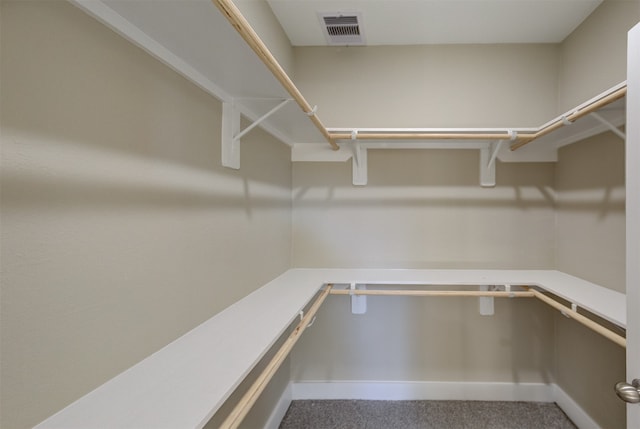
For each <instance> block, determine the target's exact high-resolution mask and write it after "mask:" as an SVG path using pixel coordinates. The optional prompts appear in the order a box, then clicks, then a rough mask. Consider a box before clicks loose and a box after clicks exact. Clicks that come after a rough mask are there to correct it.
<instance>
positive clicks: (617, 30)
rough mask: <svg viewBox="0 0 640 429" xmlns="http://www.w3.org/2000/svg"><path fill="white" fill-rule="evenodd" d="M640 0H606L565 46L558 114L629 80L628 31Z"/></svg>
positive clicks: (637, 18) (639, 13) (639, 14)
mask: <svg viewBox="0 0 640 429" xmlns="http://www.w3.org/2000/svg"><path fill="white" fill-rule="evenodd" d="M639 21H640V0H605V1H604V2H603V3H602V4H601V5H600V6H599V7H598V8H597V9H596V10H595V11H594V12H593V13H592V14H591V15H590V16H589V17H588V18H587V19H586V20H585V21H584V22H583V23H582V24H581V25H580V26H579V27H578V28H577V29H576V30H575V31H574V32H573V33H571V34H570V35H569V37H567V38H566V39H565V41H564V42H563V43H562V45H561V61H560V68H559V71H560V73H559V76H558V114H561V113H564V112H566V111H567V110H569V109H571V108H573V107H575V106H577V105H579V104H580V103H582V102H584V101H586V100H588V99H590V98H592V97H595V96H596V95H598V94H600V93H601V92H602V91H605V90H606V89H608V88H611V87H612V86H614V85H616V84H618V83H620V82H622V81H624V80H626V78H627V77H626V76H627V32H628V31H629V30H630V29H631V27H633V25H634V24H636V23H637V22H639Z"/></svg>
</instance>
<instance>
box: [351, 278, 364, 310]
mask: <svg viewBox="0 0 640 429" xmlns="http://www.w3.org/2000/svg"><path fill="white" fill-rule="evenodd" d="M366 289H367V285H364V284H356V283H351V284H350V285H349V290H352V291H353V290H366ZM366 312H367V296H366V295H354V294H352V295H351V313H352V314H365V313H366Z"/></svg>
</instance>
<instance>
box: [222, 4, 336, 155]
mask: <svg viewBox="0 0 640 429" xmlns="http://www.w3.org/2000/svg"><path fill="white" fill-rule="evenodd" d="M212 1H213V4H215V5H216V6H217V7H218V9H220V11H221V12H222V14H223V15H224V16H225V17H226V18H227V20H229V22H230V23H231V25H232V26H233V28H235V29H236V31H237V32H238V33H240V35H241V36H242V38H243V39H244V40H245V42H247V44H248V45H249V46H250V47H251V49H253V51H254V52H255V53H256V55H258V58H260V59H261V60H262V62H263V63H264V64H265V65H266V66H267V68H268V69H269V70H270V71H271V73H273V76H274V77H275V78H276V79H278V81H279V82H280V83H281V84H282V86H284V88H285V89H286V90H287V92H288V93H289V94H290V95H291V97H292V98H293V99H294V100H295V101H296V103H298V106H300V108H301V109H302V111H303V112H304V113H306V114H307V115H308V116H309V118H310V119H311V122H313V124H314V125H315V126H316V128H317V129H318V130H319V131H320V132H321V133H322V135H323V136H324V138H325V139H326V140H327V141H328V142H329V144H330V145H331V147H332V148H333V150H338V149H340V146H338V145H337V144H336V142H335V141H333V138H332V137H331V136H330V135H329V132H328V131H327V128H326V127H325V126H324V125H323V124H322V122H321V121H320V118H318V115H316V113H315V110H314V108H312V107H311V105H309V103H308V102H307V100H305V98H304V96H303V95H302V93H301V92H300V91H299V90H298V88H297V87H296V86H295V85H294V83H293V81H292V80H291V79H290V78H289V76H288V75H287V73H286V72H285V71H284V69H283V68H282V66H280V63H278V61H277V60H276V58H275V57H274V56H273V54H271V52H270V51H269V49H268V48H267V46H266V45H265V44H264V42H263V41H262V40H261V39H260V37H258V35H257V34H256V32H255V31H254V30H253V28H251V25H250V24H249V22H248V21H247V20H246V19H245V17H244V16H242V13H240V10H239V9H238V8H237V7H236V5H235V4H233V1H231V0H212Z"/></svg>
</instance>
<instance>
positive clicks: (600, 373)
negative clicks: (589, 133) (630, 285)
mask: <svg viewBox="0 0 640 429" xmlns="http://www.w3.org/2000/svg"><path fill="white" fill-rule="evenodd" d="M624 164H625V158H624V141H622V139H620V138H619V137H617V136H615V135H614V134H613V133H604V134H600V135H598V136H595V137H592V138H590V139H588V140H585V141H582V142H580V143H577V144H574V145H571V146H567V147H565V148H562V149H561V150H560V153H559V162H558V164H557V168H556V190H557V200H558V204H557V224H556V242H557V244H556V247H557V268H558V269H559V270H561V271H564V272H567V273H569V274H572V275H575V276H578V277H581V278H583V279H586V280H589V281H592V282H594V283H598V284H600V285H602V286H604V287H608V288H610V289H614V290H617V291H620V292H624V291H625V265H626V264H625V210H624V193H625V192H624V191H625V183H624V180H625V175H624V169H625V167H624ZM555 359H556V369H555V373H556V377H557V380H558V385H559V386H560V387H562V388H563V389H564V390H565V391H566V392H567V393H568V394H569V396H571V397H572V398H573V399H574V400H575V401H576V402H577V403H578V404H580V406H582V407H583V408H584V410H585V411H587V413H589V414H590V415H591V417H592V418H593V419H595V420H596V421H597V422H598V423H599V424H600V425H601V426H602V427H603V428H622V427H626V426H625V406H624V403H623V402H622V401H620V400H619V399H618V398H617V397H616V395H615V393H614V391H613V388H612V386H613V385H614V384H615V383H617V382H618V381H622V380H625V379H626V378H625V352H624V349H622V348H621V347H619V346H617V345H615V344H613V343H612V342H610V341H608V340H606V339H604V338H601V337H600V336H598V335H597V334H594V333H593V332H591V331H589V330H588V329H586V328H584V327H582V326H581V325H578V324H577V323H576V322H574V321H571V320H567V319H565V318H564V317H561V316H556V358H555ZM585 374H590V375H589V376H588V377H587V376H585Z"/></svg>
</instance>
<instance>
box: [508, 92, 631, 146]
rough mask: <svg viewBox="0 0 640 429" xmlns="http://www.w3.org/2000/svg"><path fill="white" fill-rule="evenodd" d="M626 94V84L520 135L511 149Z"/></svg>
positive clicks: (523, 144)
mask: <svg viewBox="0 0 640 429" xmlns="http://www.w3.org/2000/svg"><path fill="white" fill-rule="evenodd" d="M625 95H627V85H624V86H623V87H621V88H618V89H617V90H616V91H614V92H612V93H611V94H608V95H605V96H604V97H602V98H599V99H597V100H594V101H592V102H591V103H589V104H587V105H586V106H583V107H582V108H580V109H578V110H576V111H575V112H573V113H571V114H569V115H566V116H563V117H561V118H559V119H557V120H556V121H554V122H552V123H551V124H549V125H547V126H546V127H544V128H542V129H541V130H539V131H537V132H536V133H533V134H523V135H521V136H519V138H518V141H516V142H515V143H514V144H512V145H511V150H517V149H519V148H521V147H522V146H525V145H527V144H529V143H531V142H532V141H534V140H535V139H538V138H540V137H542V136H545V135H547V134H549V133H550V132H553V131H555V130H557V129H558V128H562V127H563V126H565V125H567V123H566V121H568V122H575V121H577V120H578V119H580V118H582V117H583V116H586V115H588V114H589V113H593V112H595V111H596V110H598V109H600V108H601V107H604V106H606V105H608V104H611V103H613V102H614V101H617V100H619V99H621V98H623V97H624V96H625ZM565 120H566V121H565Z"/></svg>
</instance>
